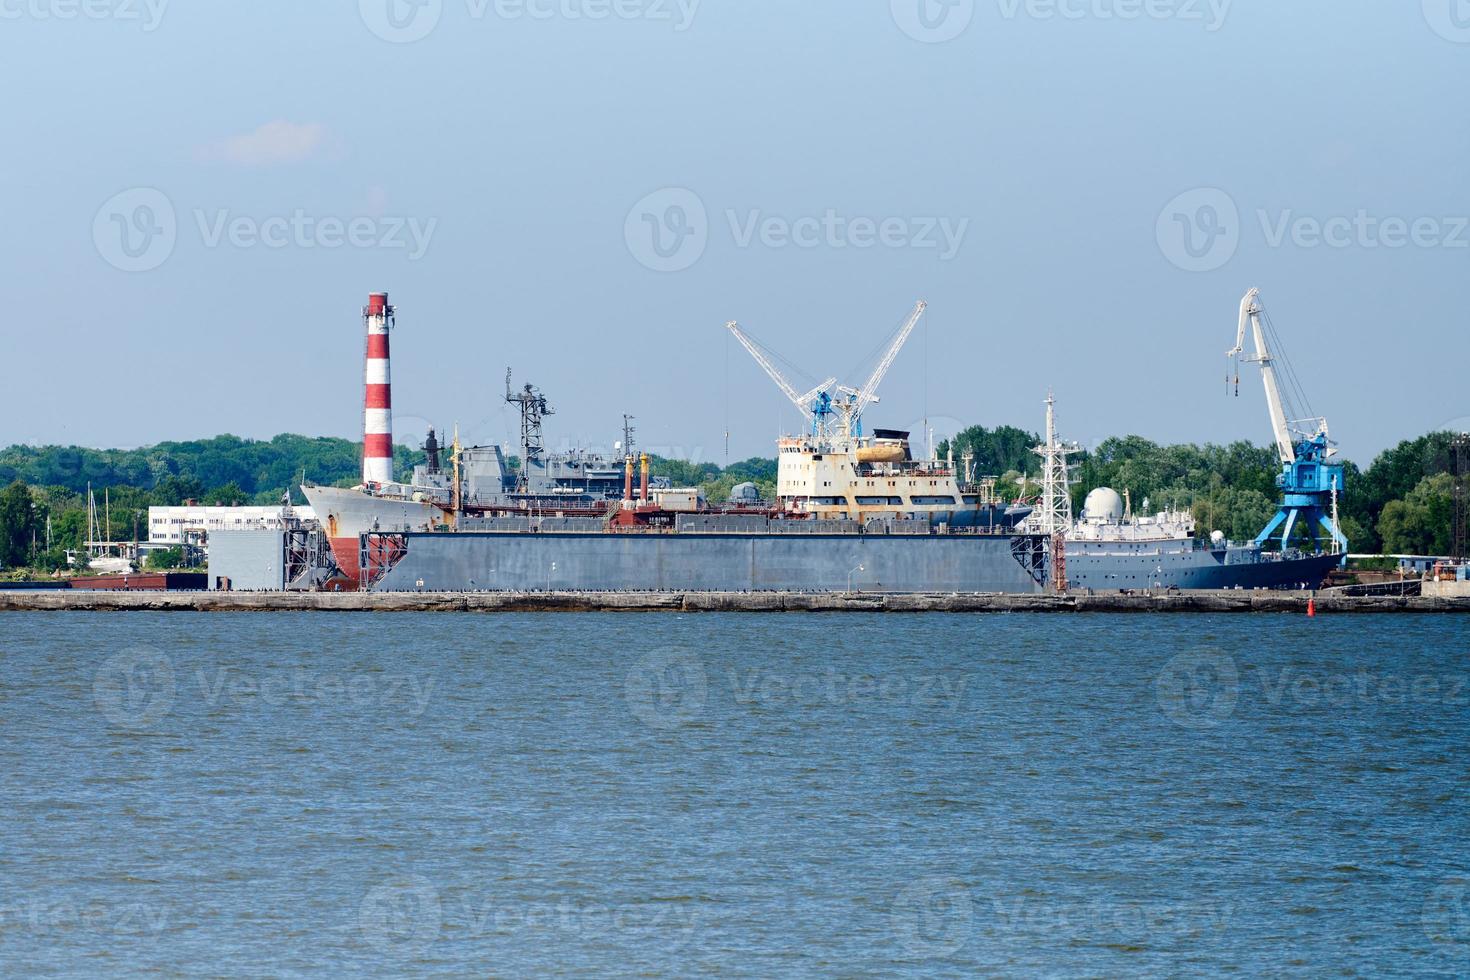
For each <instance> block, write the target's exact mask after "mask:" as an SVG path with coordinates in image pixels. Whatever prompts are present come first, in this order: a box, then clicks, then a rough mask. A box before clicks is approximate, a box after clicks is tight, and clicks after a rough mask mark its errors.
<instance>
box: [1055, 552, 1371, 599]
mask: <svg viewBox="0 0 1470 980" xmlns="http://www.w3.org/2000/svg"><path fill="white" fill-rule="evenodd" d="M1090 544H1091V546H1089V545H1090ZM1168 544H1169V545H1170V547H1157V546H1151V545H1138V546H1136V547H1135V548H1134V549H1132V550H1119V548H1118V547H1117V546H1102V547H1099V546H1097V545H1096V544H1093V543H1089V542H1073V541H1068V542H1067V546H1066V547H1067V550H1066V564H1067V583H1068V585H1069V586H1070V587H1072V588H1079V589H1091V590H1093V591H1094V592H1108V591H1118V590H1122V589H1160V588H1163V589H1169V588H1175V589H1315V588H1317V587H1318V586H1320V585H1321V584H1322V581H1323V580H1324V579H1325V578H1327V574H1328V572H1330V571H1331V570H1332V569H1333V568H1335V567H1336V566H1337V564H1338V562H1339V561H1340V560H1341V557H1342V556H1341V555H1332V554H1322V555H1294V556H1287V557H1281V556H1280V555H1276V554H1271V553H1267V552H1262V551H1261V550H1260V549H1259V548H1256V547H1254V546H1247V547H1230V548H1220V549H1216V550H1205V549H1203V548H1199V549H1196V548H1193V547H1189V546H1188V545H1191V544H1192V542H1185V543H1184V544H1185V545H1186V546H1185V547H1173V545H1175V544H1177V543H1176V542H1169V543H1168Z"/></svg>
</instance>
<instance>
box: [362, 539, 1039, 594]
mask: <svg viewBox="0 0 1470 980" xmlns="http://www.w3.org/2000/svg"><path fill="white" fill-rule="evenodd" d="M375 541H378V542H386V543H387V544H386V549H387V551H390V552H391V553H392V557H391V558H390V559H389V562H382V563H380V562H378V561H377V560H375V559H374V560H369V561H368V563H367V565H368V567H369V568H370V569H371V568H373V567H374V566H377V565H380V564H389V563H391V567H388V568H387V569H386V571H378V570H374V571H373V572H372V574H370V575H369V580H370V582H371V585H370V587H371V588H372V589H373V590H375V591H414V590H418V589H424V590H434V591H440V590H443V591H462V590H523V591H524V590H536V589H546V590H566V591H582V590H589V591H595V590H609V591H611V590H648V591H709V592H741V591H765V590H783V591H786V590H790V591H800V590H806V591H823V592H840V591H847V590H849V589H851V590H855V591H868V592H1010V593H1034V592H1040V591H1043V589H1044V582H1045V577H1046V576H1045V571H1044V569H1045V566H1046V559H1045V551H1044V542H1043V539H1041V538H1038V537H1034V536H1029V535H982V534H954V535H886V534H831V535H829V534H790V533H786V534H698V533H662V534H658V533H653V534H648V533H632V534H619V533H607V532H594V533H556V532H537V533H531V534H525V533H493V532H487V533H480V532H460V533H448V534H446V533H425V534H417V533H407V534H397V535H388V536H373V535H364V550H365V551H366V552H368V553H369V555H371V554H372V549H373V548H374V547H375V545H374V544H373V542H375ZM378 547H381V545H379V546H378Z"/></svg>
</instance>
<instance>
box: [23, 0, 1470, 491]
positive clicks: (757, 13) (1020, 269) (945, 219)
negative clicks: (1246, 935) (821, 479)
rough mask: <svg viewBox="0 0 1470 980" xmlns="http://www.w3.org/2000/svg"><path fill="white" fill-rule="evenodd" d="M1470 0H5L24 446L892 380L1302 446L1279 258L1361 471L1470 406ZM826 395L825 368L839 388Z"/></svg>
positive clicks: (654, 435)
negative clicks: (1275, 393) (376, 396)
mask: <svg viewBox="0 0 1470 980" xmlns="http://www.w3.org/2000/svg"><path fill="white" fill-rule="evenodd" d="M1467 78H1470V2H1466V0H1405V2H1399V3H1392V4H1388V3H1383V2H1381V0H1293V2H1291V3H1282V2H1280V0H1234V2H1231V0H802V2H799V3H796V2H789V0H739V2H735V0H316V2H302V0H249V2H246V0H234V2H226V0H216V2H208V3H206V2H201V0H194V2H186V0H0V79H3V80H4V83H5V91H6V93H7V98H6V110H5V113H4V121H5V130H6V132H5V136H4V138H3V139H0V193H3V196H4V214H5V217H6V221H5V222H4V231H3V234H0V266H3V269H4V270H5V275H4V278H3V284H4V291H5V300H6V302H5V307H6V309H5V315H4V318H3V321H0V323H3V325H0V331H3V341H4V344H3V350H4V363H5V370H4V372H3V379H4V384H3V386H0V406H3V410H0V444H9V443H16V442H23V443H33V444H52V443H62V444H78V445H86V446H96V447H131V446H138V445H146V444H149V443H153V442H156V441H160V440H165V439H188V438H201V437H208V436H212V435H215V434H218V433H222V432H230V433H234V434H236V435H240V436H246V437H255V438H268V437H270V436H271V435H274V434H275V433H278V432H287V431H289V432H301V433H306V434H311V435H340V436H346V437H351V438H357V437H358V436H359V435H360V433H361V426H362V413H361V404H362V374H361V372H362V363H361V359H362V348H363V337H362V334H363V326H362V320H361V308H362V306H363V305H364V303H365V302H366V297H367V294H368V293H369V292H370V291H374V290H387V291H389V292H390V293H391V296H392V301H393V303H394V304H395V306H396V307H397V311H398V321H397V328H396V331H395V333H394V335H393V339H392V343H393V355H394V360H393V382H394V408H395V430H396V435H397V438H398V441H400V442H410V441H417V440H420V439H422V433H423V429H424V428H425V427H426V426H427V425H430V424H433V425H437V426H439V427H440V428H441V429H449V428H451V427H453V426H454V425H456V424H458V425H459V427H460V430H461V432H462V434H463V435H464V437H465V438H466V439H467V440H468V441H476V442H489V441H499V440H503V441H507V442H514V441H515V439H516V416H515V415H514V412H513V410H512V409H511V408H510V407H509V406H507V405H505V404H504V401H503V398H504V383H505V372H506V369H507V368H513V369H514V371H515V377H516V382H517V384H520V383H521V382H522V381H531V382H534V383H535V384H537V385H539V386H540V387H541V388H542V389H543V390H544V391H545V393H546V394H547V396H548V398H549V399H550V401H551V403H552V405H553V407H554V408H555V409H556V414H555V415H554V416H553V417H551V418H550V419H548V420H547V441H548V444H549V445H551V446H553V447H563V446H571V445H585V446H602V447H606V446H610V445H611V443H612V441H613V440H614V439H615V438H618V437H619V430H620V427H621V424H622V416H623V414H624V413H628V414H631V415H633V416H635V417H636V420H637V421H636V422H635V425H636V426H637V428H638V438H639V440H640V442H641V443H642V445H643V446H644V447H645V448H648V449H652V450H654V451H657V452H659V453H660V454H663V455H670V456H678V457H684V458H694V459H698V460H707V461H713V462H717V463H723V462H724V461H725V460H726V459H727V458H728V459H731V460H738V459H742V458H745V457H748V456H753V455H772V454H773V452H774V447H773V440H774V439H775V438H776V436H777V435H779V434H780V433H781V432H783V431H791V430H795V429H798V428H799V427H800V425H801V418H800V416H799V415H798V414H797V412H796V411H795V409H794V408H792V407H791V406H789V405H788V403H787V402H786V401H785V400H784V398H783V397H782V396H781V394H780V392H779V391H778V390H777V388H776V387H775V385H773V384H772V383H771V382H770V381H769V380H768V379H767V378H766V377H765V376H764V375H763V374H762V373H761V371H760V369H759V368H758V367H757V366H756V365H755V364H754V362H753V361H752V360H751V359H750V358H749V357H748V356H747V355H746V354H745V353H744V351H742V350H741V349H740V348H739V347H738V346H737V345H735V344H734V343H733V342H732V340H731V339H730V337H729V335H728V333H727V331H725V329H724V324H725V323H726V322H727V321H731V320H737V321H739V323H740V324H741V326H742V328H744V329H745V330H747V331H748V332H749V333H750V334H751V335H753V336H755V337H756V338H758V339H759V340H760V341H761V342H762V343H764V344H766V345H767V346H768V347H769V348H771V349H772V350H774V351H776V352H777V353H779V355H780V356H781V357H782V358H783V360H782V361H781V364H782V365H784V366H787V367H788V369H789V373H790V374H791V379H792V382H793V384H796V385H797V387H799V388H801V389H802V390H805V388H807V387H810V386H811V385H812V384H814V383H815V382H816V381H820V380H822V379H823V378H825V377H827V376H829V375H836V376H837V377H838V378H839V380H841V381H843V382H845V383H850V384H856V383H858V382H861V381H862V380H864V378H865V376H866V373H867V371H868V370H871V368H872V367H873V365H874V362H875V353H876V352H877V350H878V349H880V347H881V345H882V344H883V342H884V340H885V339H886V338H887V337H888V336H890V335H891V334H892V332H893V331H894V329H895V328H896V327H897V326H898V325H899V323H900V322H901V321H902V320H903V319H904V317H905V315H906V314H907V312H908V311H909V310H910V309H911V308H912V307H913V305H914V303H915V301H916V300H919V299H923V300H925V301H926V302H927V303H928V304H929V305H928V311H927V313H926V315H925V317H924V318H923V320H922V321H921V324H920V326H919V328H918V330H916V331H915V333H914V335H913V337H912V339H911V340H910V342H909V344H908V346H907V347H906V348H905V349H904V351H903V352H902V353H901V355H900V356H899V358H898V360H897V362H896V363H895V364H894V366H893V368H892V370H891V371H890V373H889V375H888V376H887V378H886V380H885V382H884V384H883V386H882V388H881V389H880V396H881V401H880V402H879V403H878V404H877V405H876V406H874V407H873V408H872V409H870V410H869V412H868V420H869V422H870V424H872V425H879V426H883V427H892V428H912V429H913V430H915V431H919V430H921V429H922V428H923V425H924V421H923V420H925V419H928V420H929V424H930V426H931V427H932V428H933V429H934V430H935V436H936V438H943V437H944V436H946V435H948V434H950V433H951V432H953V431H955V430H956V429H958V428H960V427H962V426H965V425H970V424H984V425H991V426H994V425H1000V424H1012V425H1019V426H1023V427H1026V428H1028V429H1032V430H1033V431H1034V430H1039V429H1040V428H1041V427H1042V424H1043V411H1044V408H1043V399H1044V398H1045V397H1046V394H1047V391H1048V390H1049V389H1050V390H1054V391H1055V393H1056V398H1057V412H1058V421H1059V426H1060V429H1061V431H1062V434H1063V435H1064V436H1065V437H1067V438H1069V439H1073V440H1076V441H1078V442H1080V443H1082V444H1083V445H1088V446H1091V445H1096V444H1097V443H1098V442H1099V441H1100V440H1102V439H1104V438H1106V437H1108V436H1110V435H1122V434H1130V433H1132V434H1138V435H1142V436H1146V437H1148V438H1151V439H1155V440H1158V441H1162V442H1176V441H1195V442H1205V441H1211V442H1225V441H1231V440H1235V439H1249V440H1253V441H1255V442H1257V443H1261V444H1266V443H1268V442H1269V441H1270V428H1269V423H1268V419H1267V415H1266V410H1265V401H1264V397H1263V395H1262V393H1261V386H1260V381H1259V372H1256V371H1255V370H1254V368H1253V367H1252V366H1250V365H1245V366H1243V367H1244V369H1243V370H1242V383H1241V388H1240V395H1239V397H1232V396H1231V394H1230V392H1231V389H1232V388H1233V386H1232V385H1227V383H1226V378H1227V373H1228V370H1229V368H1228V364H1227V359H1226V357H1225V351H1226V350H1227V349H1228V348H1229V347H1230V346H1231V345H1232V343H1233V341H1234V334H1235V324H1236V315H1237V309H1238V305H1239V302H1240V298H1241V296H1242V295H1243V294H1244V293H1245V291H1246V290H1247V289H1248V288H1250V287H1252V286H1255V287H1259V288H1260V289H1261V295H1262V299H1263V302H1264V304H1265V306H1266V308H1267V310H1268V311H1269V313H1270V315H1271V318H1272V320H1273V322H1274V323H1275V325H1276V327H1277V329H1278V330H1279V332H1280V335H1281V338H1282V340H1283V341H1284V343H1285V344H1286V347H1287V353H1288V354H1289V356H1290V359H1291V363H1292V365H1293V367H1294V369H1295V372H1296V374H1297V376H1298V377H1299V378H1300V379H1301V382H1302V385H1303V387H1304V389H1305V390H1306V393H1307V395H1308V396H1309V398H1310V400H1311V404H1312V408H1313V409H1314V410H1315V411H1316V412H1317V413H1320V414H1322V415H1325V416H1326V417H1327V418H1328V419H1329V421H1330V423H1331V428H1332V433H1333V436H1334V437H1335V438H1336V439H1337V440H1338V442H1339V444H1340V449H1341V451H1342V453H1343V454H1344V455H1345V456H1347V457H1348V458H1351V459H1354V460H1357V461H1359V462H1362V463H1367V462H1368V461H1370V460H1371V458H1372V457H1373V456H1374V455H1375V454H1377V453H1378V452H1380V451H1381V450H1383V449H1384V448H1386V447H1389V446H1391V445H1394V444H1396V443H1397V442H1398V441H1399V440H1400V439H1403V438H1408V437H1412V436H1415V435H1418V434H1421V433H1423V432H1426V431H1430V430H1434V429H1440V428H1467V427H1470V398H1467V386H1466V372H1465V363H1466V355H1467V352H1470V351H1467V348H1470V331H1467V329H1466V328H1467V324H1466V311H1467V310H1470V275H1467V272H1470V182H1467V180H1466V161H1467V160H1470V125H1467V116H1470V105H1467V103H1466V101H1465V99H1464V98H1463V94H1464V89H1465V81H1466V79H1467ZM803 381H805V382H807V383H806V384H804V385H803V384H801V382H803Z"/></svg>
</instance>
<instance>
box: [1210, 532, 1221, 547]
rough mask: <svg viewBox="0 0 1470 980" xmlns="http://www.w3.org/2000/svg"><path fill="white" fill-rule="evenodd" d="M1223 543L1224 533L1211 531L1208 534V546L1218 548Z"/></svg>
mask: <svg viewBox="0 0 1470 980" xmlns="http://www.w3.org/2000/svg"><path fill="white" fill-rule="evenodd" d="M1224 543H1225V532H1224V531H1211V532H1210V544H1213V545H1215V546H1217V547H1218V546H1220V545H1223V544H1224Z"/></svg>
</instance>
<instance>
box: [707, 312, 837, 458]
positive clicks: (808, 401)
mask: <svg viewBox="0 0 1470 980" xmlns="http://www.w3.org/2000/svg"><path fill="white" fill-rule="evenodd" d="M725 329H726V330H728V331H730V333H732V334H734V335H735V339H736V340H738V341H740V346H741V347H744V348H745V349H746V350H747V351H748V352H749V353H750V356H751V357H753V358H755V362H756V363H757V364H759V365H760V366H761V370H763V371H765V372H766V374H767V375H768V376H769V377H770V379H771V380H772V381H774V382H776V387H777V388H780V389H781V393H782V394H784V395H785V396H786V397H787V399H789V400H790V402H791V404H793V405H795V406H796V410H797V411H798V412H801V413H802V414H803V415H810V416H811V417H812V434H813V435H817V434H818V433H819V430H820V429H821V427H822V420H823V419H824V418H825V417H826V416H827V415H828V414H830V412H831V409H830V407H829V406H830V404H831V401H832V399H831V397H830V396H828V395H827V391H828V389H830V388H831V387H832V386H833V385H835V384H836V383H837V379H836V378H828V379H827V380H826V381H823V382H822V383H821V384H819V385H817V386H816V387H815V388H813V389H812V390H811V391H808V392H807V393H806V394H799V393H798V392H797V390H796V388H795V387H794V386H792V384H791V382H789V381H787V380H786V378H785V376H784V375H782V374H781V372H780V371H778V370H776V365H774V364H772V363H771V359H770V358H768V357H766V355H765V352H764V351H762V350H761V348H760V345H759V344H757V343H756V342H755V341H754V340H751V339H750V338H749V337H747V336H746V335H745V332H744V331H743V330H741V329H740V324H738V323H736V322H735V321H734V320H731V321H730V322H729V323H727V324H725Z"/></svg>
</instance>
